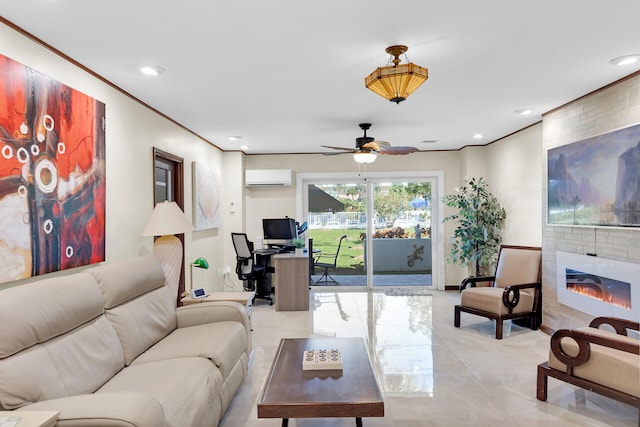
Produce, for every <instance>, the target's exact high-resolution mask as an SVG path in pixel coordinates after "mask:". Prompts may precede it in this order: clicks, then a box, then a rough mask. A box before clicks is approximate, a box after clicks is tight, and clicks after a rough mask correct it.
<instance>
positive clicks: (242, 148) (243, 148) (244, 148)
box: [240, 145, 251, 150]
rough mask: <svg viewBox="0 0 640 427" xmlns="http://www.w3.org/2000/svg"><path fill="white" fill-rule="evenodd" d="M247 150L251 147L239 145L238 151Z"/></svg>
mask: <svg viewBox="0 0 640 427" xmlns="http://www.w3.org/2000/svg"><path fill="white" fill-rule="evenodd" d="M249 148H251V147H250V146H248V145H241V146H240V149H241V150H248V149H249Z"/></svg>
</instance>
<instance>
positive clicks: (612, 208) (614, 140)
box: [547, 124, 640, 227]
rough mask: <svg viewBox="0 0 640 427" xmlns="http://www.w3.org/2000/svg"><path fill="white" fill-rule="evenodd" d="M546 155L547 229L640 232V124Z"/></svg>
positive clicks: (564, 146) (556, 149)
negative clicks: (576, 227) (628, 229)
mask: <svg viewBox="0 0 640 427" xmlns="http://www.w3.org/2000/svg"><path fill="white" fill-rule="evenodd" d="M547 154H548V156H547V157H548V162H547V168H548V169H547V172H548V174H547V180H548V181H547V196H548V199H547V202H548V203H547V222H548V224H549V225H579V226H580V225H582V226H599V227H640V124H638V125H633V126H630V127H627V128H623V129H619V130H615V131H612V132H608V133H605V134H602V135H598V136H594V137H591V138H587V139H585V140H582V141H578V142H574V143H572V144H568V145H563V146H561V147H557V148H552V149H550V150H549V151H548V152H547Z"/></svg>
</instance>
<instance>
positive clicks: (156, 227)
mask: <svg viewBox="0 0 640 427" xmlns="http://www.w3.org/2000/svg"><path fill="white" fill-rule="evenodd" d="M188 231H193V225H192V224H191V221H189V219H188V218H187V216H186V215H185V214H184V212H182V209H180V207H179V206H178V205H177V204H176V202H169V201H164V202H162V203H158V204H156V207H155V208H154V209H153V212H152V213H151V218H149V220H148V221H147V224H146V225H145V226H144V228H143V229H142V232H141V233H140V234H141V235H143V236H167V235H172V234H181V233H186V232H188Z"/></svg>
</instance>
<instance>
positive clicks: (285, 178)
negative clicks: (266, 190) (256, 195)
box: [244, 169, 291, 187]
mask: <svg viewBox="0 0 640 427" xmlns="http://www.w3.org/2000/svg"><path fill="white" fill-rule="evenodd" d="M244 185H245V186H247V187H263V186H267V185H279V186H290V185H291V169H248V170H246V171H244Z"/></svg>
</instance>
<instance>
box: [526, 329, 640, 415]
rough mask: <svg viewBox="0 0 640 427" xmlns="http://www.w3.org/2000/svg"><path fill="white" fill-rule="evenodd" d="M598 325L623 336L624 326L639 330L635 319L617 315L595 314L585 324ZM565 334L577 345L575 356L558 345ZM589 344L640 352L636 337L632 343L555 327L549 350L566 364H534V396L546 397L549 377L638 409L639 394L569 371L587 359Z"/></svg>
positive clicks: (639, 403)
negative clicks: (563, 367) (608, 327)
mask: <svg viewBox="0 0 640 427" xmlns="http://www.w3.org/2000/svg"><path fill="white" fill-rule="evenodd" d="M601 325H610V326H611V327H613V328H614V329H615V331H616V333H617V334H618V335H624V336H627V330H635V331H640V323H639V322H633V321H630V320H625V319H618V318H615V317H597V318H595V319H593V321H591V323H590V324H589V326H590V327H592V328H599V327H600V326H601ZM567 337H568V338H571V339H572V340H574V341H575V343H576V344H577V345H578V349H579V352H578V354H577V355H576V356H571V355H569V354H568V353H567V352H566V351H565V349H563V348H562V339H563V338H567ZM592 344H593V345H601V346H605V347H608V348H612V349H615V350H619V351H623V352H626V353H632V354H636V355H639V356H640V341H638V343H635V344H632V343H628V342H620V341H616V340H613V339H611V338H608V337H603V336H599V335H593V334H589V333H587V332H584V331H577V330H572V329H560V330H558V331H556V332H555V333H554V334H553V335H552V337H551V351H552V352H553V355H554V356H555V357H556V358H557V359H558V360H559V361H560V362H562V363H564V364H565V365H566V367H567V370H566V372H565V371H561V370H558V369H554V368H552V367H550V366H549V362H548V361H547V362H544V363H541V364H539V365H538V379H537V389H536V397H537V398H538V400H541V401H546V400H547V385H548V378H549V377H552V378H555V379H558V380H560V381H564V382H566V383H569V384H572V385H574V386H577V387H581V388H583V389H586V390H590V391H593V392H595V393H598V394H601V395H603V396H607V397H609V398H611V399H615V400H618V401H620V402H623V403H626V404H628V405H631V406H635V407H636V408H638V409H640V398H639V397H637V396H633V395H630V394H627V393H624V392H621V391H619V390H616V389H614V388H611V387H608V386H605V385H602V384H598V383H596V382H593V381H590V380H587V379H584V378H579V377H576V376H574V375H573V369H574V368H575V367H576V366H580V365H583V364H584V363H587V362H588V361H589V357H590V355H591V345H592ZM638 361H639V363H640V358H639V359H638ZM638 425H640V420H638Z"/></svg>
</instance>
